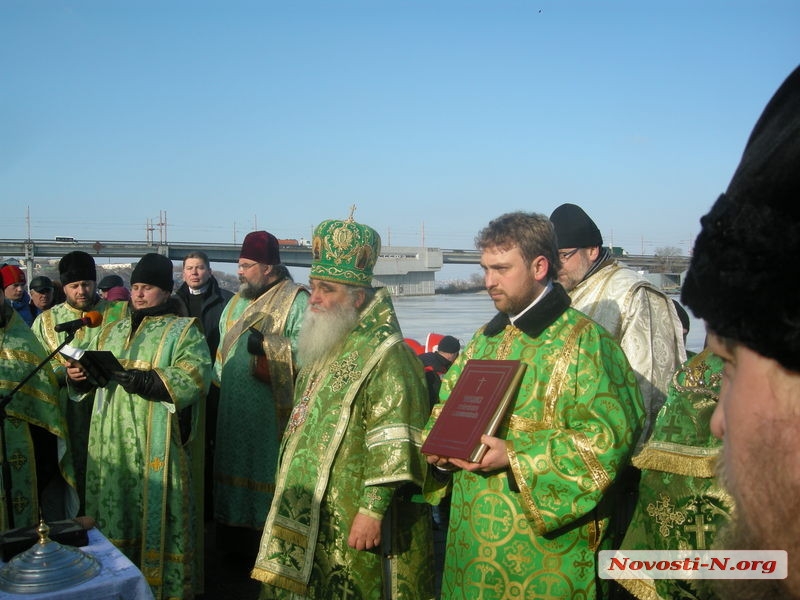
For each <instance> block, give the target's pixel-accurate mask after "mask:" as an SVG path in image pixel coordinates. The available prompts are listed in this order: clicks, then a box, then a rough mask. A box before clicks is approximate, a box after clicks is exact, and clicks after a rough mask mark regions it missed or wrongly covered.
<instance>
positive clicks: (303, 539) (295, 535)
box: [272, 523, 308, 548]
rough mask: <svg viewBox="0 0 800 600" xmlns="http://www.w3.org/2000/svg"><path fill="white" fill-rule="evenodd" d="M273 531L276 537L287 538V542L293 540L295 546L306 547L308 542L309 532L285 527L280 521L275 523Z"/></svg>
mask: <svg viewBox="0 0 800 600" xmlns="http://www.w3.org/2000/svg"><path fill="white" fill-rule="evenodd" d="M272 531H273V533H274V535H275V537H276V538H279V539H281V540H286V541H287V542H291V543H292V544H294V545H295V546H300V547H301V548H305V547H306V544H307V542H308V538H307V534H305V533H301V532H299V531H295V530H294V529H289V528H288V527H284V526H283V525H281V524H280V523H275V525H274V526H273V528H272Z"/></svg>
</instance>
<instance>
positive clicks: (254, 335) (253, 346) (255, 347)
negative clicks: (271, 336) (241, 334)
mask: <svg viewBox="0 0 800 600" xmlns="http://www.w3.org/2000/svg"><path fill="white" fill-rule="evenodd" d="M263 344H264V334H263V333H261V332H260V331H259V330H258V329H254V328H252V327H251V328H250V335H249V336H248V338H247V351H248V352H249V353H250V354H252V355H253V356H264V345H263Z"/></svg>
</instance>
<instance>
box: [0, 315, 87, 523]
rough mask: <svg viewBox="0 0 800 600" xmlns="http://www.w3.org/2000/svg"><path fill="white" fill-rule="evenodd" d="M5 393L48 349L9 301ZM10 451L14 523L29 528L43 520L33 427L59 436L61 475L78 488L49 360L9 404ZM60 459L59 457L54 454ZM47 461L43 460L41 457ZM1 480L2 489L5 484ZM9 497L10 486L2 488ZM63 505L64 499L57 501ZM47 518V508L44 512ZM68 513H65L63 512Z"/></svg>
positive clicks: (3, 331)
mask: <svg viewBox="0 0 800 600" xmlns="http://www.w3.org/2000/svg"><path fill="white" fill-rule="evenodd" d="M0 311H3V313H4V314H3V315H2V316H0V321H2V322H3V323H4V325H3V326H0V394H1V395H4V396H5V395H7V394H10V393H11V392H12V390H14V388H16V387H17V385H18V384H19V383H20V382H21V381H22V380H23V379H25V377H27V376H28V375H29V374H30V373H32V372H33V370H34V369H35V368H36V367H37V366H38V365H39V363H41V362H42V361H43V360H44V359H45V358H46V357H47V352H45V350H44V348H42V345H41V343H39V340H38V339H36V336H34V335H33V333H32V332H31V329H30V327H28V325H27V324H26V323H25V321H23V320H22V317H20V316H19V315H18V314H17V312H16V311H15V310H14V309H13V308H12V307H11V305H9V304H7V303H0ZM5 411H6V415H7V418H6V421H5V427H4V431H5V435H6V456H7V459H8V462H9V464H10V465H11V497H12V502H13V513H14V527H29V526H32V525H36V524H37V523H38V522H39V508H40V505H41V503H42V501H43V499H40V498H39V493H38V482H37V476H36V459H37V457H36V456H35V454H34V445H33V438H32V437H31V426H36V427H41V428H42V429H44V430H46V431H48V432H50V433H51V434H53V435H55V436H56V438H57V440H58V441H57V453H58V454H57V458H58V462H59V468H60V471H61V477H62V478H63V480H64V481H65V482H67V484H68V485H69V488H70V489H71V490H72V492H73V494H74V493H75V489H74V488H75V475H74V473H73V471H72V459H71V457H70V455H69V448H68V446H67V443H66V441H67V423H66V420H65V419H64V413H63V412H62V411H61V408H60V406H59V403H58V384H57V383H56V379H55V376H54V375H53V370H52V369H51V368H50V365H49V364H46V365H44V367H42V368H41V369H40V370H39V371H38V372H37V373H36V374H35V375H34V376H33V377H31V379H29V380H28V381H27V382H26V383H25V385H23V386H22V387H21V388H20V389H19V390H17V391H16V392H15V393H14V395H13V396H12V398H11V401H10V402H9V404H8V405H7V406H6V408H5ZM53 458H56V457H53ZM41 460H42V461H43V462H44V459H43V458H42V459H41ZM2 483H3V482H2V479H0V488H2ZM3 497H5V491H3ZM55 501H56V502H58V503H59V504H62V505H63V499H61V498H59V499H56V500H55ZM44 516H45V517H47V516H48V515H47V513H45V515H44ZM58 517H59V518H63V515H58ZM8 527H9V521H8V516H7V514H6V505H5V502H2V506H0V531H2V530H5V529H8Z"/></svg>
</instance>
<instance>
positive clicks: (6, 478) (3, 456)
mask: <svg viewBox="0 0 800 600" xmlns="http://www.w3.org/2000/svg"><path fill="white" fill-rule="evenodd" d="M74 337H75V332H74V331H67V336H66V338H65V339H64V341H63V342H61V343H60V344H59V345H58V346H57V347H56V349H55V350H53V351H52V352H51V353H50V354H49V355H48V356H47V358H45V359H44V360H43V361H42V362H40V363H39V364H38V365H37V366H36V368H35V369H33V370H32V371H31V372H30V373H28V374H27V375H26V376H25V378H24V379H23V380H22V381H20V382H19V383H18V384H17V385H16V387H14V389H13V390H11V391H10V392H9V393H8V394H4V395H2V396H0V460H2V461H3V473H2V477H3V492H5V504H6V514H8V528H9V529H14V498H13V497H12V496H11V465H10V464H8V455H7V448H6V417H7V416H8V415H7V414H6V406H8V403H9V402H11V400H12V398H13V397H14V394H15V393H16V392H18V391H19V390H20V389H21V388H22V386H23V385H25V384H26V383H28V380H29V379H30V378H31V377H33V376H34V375H36V373H38V372H39V371H40V370H41V369H42V367H43V366H45V365H46V364H48V363H49V362H50V361H51V360H52V359H53V357H54V356H55V355H56V354H58V353H59V351H60V350H61V349H62V348H63V347H64V346H66V345H67V344H69V343H70V342H71V341H72V338H74Z"/></svg>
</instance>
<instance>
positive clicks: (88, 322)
mask: <svg viewBox="0 0 800 600" xmlns="http://www.w3.org/2000/svg"><path fill="white" fill-rule="evenodd" d="M102 322H103V315H102V313H100V312H98V311H96V310H90V311H89V312H87V313H85V314H84V315H83V316H82V317H81V318H80V319H75V320H74V321H65V322H64V323H59V324H58V325H56V326H55V327H54V328H53V329H55V331H56V332H60V331H66V332H68V333H69V332H75V331H78V329H80V328H81V327H87V326H88V327H98V326H99V325H100V324H101V323H102Z"/></svg>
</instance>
